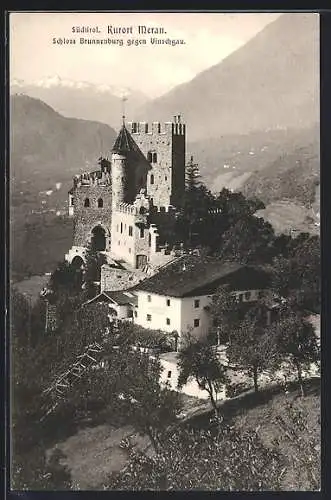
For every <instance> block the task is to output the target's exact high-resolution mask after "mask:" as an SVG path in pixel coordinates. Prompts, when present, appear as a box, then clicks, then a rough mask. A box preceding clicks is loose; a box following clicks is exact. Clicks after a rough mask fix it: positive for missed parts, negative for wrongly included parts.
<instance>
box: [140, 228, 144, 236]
mask: <svg viewBox="0 0 331 500" xmlns="http://www.w3.org/2000/svg"><path fill="white" fill-rule="evenodd" d="M143 237H144V228H143V227H141V228H140V238H143Z"/></svg>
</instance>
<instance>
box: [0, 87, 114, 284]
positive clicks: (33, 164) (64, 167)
mask: <svg viewBox="0 0 331 500" xmlns="http://www.w3.org/2000/svg"><path fill="white" fill-rule="evenodd" d="M115 138H116V132H115V130H114V129H112V128H111V127H109V126H108V125H104V124H101V123H97V122H90V121H86V120H77V119H75V118H65V117H63V116H61V115H60V114H59V113H57V112H56V111H54V110H53V109H52V108H51V107H50V106H48V105H47V104H45V103H44V102H42V101H40V100H37V99H33V98H31V97H28V96H24V95H13V96H11V98H10V143H11V147H10V205H11V210H10V220H11V224H10V228H11V271H12V275H13V276H14V277H16V278H17V279H18V278H22V277H24V276H26V275H29V274H39V273H43V272H47V271H51V270H52V269H53V268H54V265H55V264H56V262H58V261H59V260H61V259H62V258H63V257H64V253H65V252H66V251H67V250H68V248H70V246H71V243H72V221H71V219H68V218H67V216H66V203H67V192H68V189H69V188H70V187H71V184H72V177H73V176H74V175H75V174H76V173H79V172H81V171H86V170H90V169H93V168H94V167H95V168H98V167H97V162H98V158H99V157H100V156H101V155H102V156H109V152H110V150H111V148H112V146H113V144H114V141H115Z"/></svg>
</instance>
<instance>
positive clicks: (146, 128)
mask: <svg viewBox="0 0 331 500" xmlns="http://www.w3.org/2000/svg"><path fill="white" fill-rule="evenodd" d="M145 134H148V123H145Z"/></svg>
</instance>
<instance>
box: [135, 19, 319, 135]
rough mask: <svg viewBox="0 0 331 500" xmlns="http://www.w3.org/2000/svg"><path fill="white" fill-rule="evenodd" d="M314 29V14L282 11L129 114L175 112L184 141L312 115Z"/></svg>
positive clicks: (297, 122) (290, 123)
mask: <svg viewBox="0 0 331 500" xmlns="http://www.w3.org/2000/svg"><path fill="white" fill-rule="evenodd" d="M318 35H319V34H318V16H317V15H315V14H301V13H300V14H298V13H296V14H283V15H282V16H280V17H279V18H278V19H276V20H275V21H273V22H272V23H270V24H268V25H267V26H266V27H265V28H264V29H263V30H262V31H260V32H259V33H258V34H257V35H256V36H255V37H254V38H252V39H251V40H250V41H248V42H247V43H246V44H245V45H244V46H242V47H240V48H239V49H237V50H236V51H235V52H233V53H231V54H230V55H229V56H227V57H226V58H225V59H223V60H222V61H221V62H220V63H219V64H216V65H213V66H212V67H210V68H208V69H207V70H205V71H203V72H201V73H199V74H198V75H197V76H196V77H195V78H193V79H192V80H191V81H190V82H188V83H183V84H181V85H179V86H177V87H175V88H174V89H172V90H171V91H170V92H168V93H166V94H164V95H163V96H161V97H158V98H156V99H154V100H152V101H149V102H148V103H147V104H145V105H144V106H143V107H142V108H140V109H139V110H137V113H136V115H135V118H136V119H144V120H146V121H153V120H159V121H163V120H165V119H167V118H168V117H169V114H170V116H171V115H174V114H178V113H181V114H182V115H183V117H184V121H185V122H187V123H188V124H189V127H190V128H189V140H190V141H194V140H198V139H202V138H204V137H217V136H219V135H222V134H242V133H247V132H250V131H252V130H266V129H268V128H271V129H275V128H277V127H278V128H279V127H280V128H288V127H289V128H296V127H300V126H305V125H307V124H309V123H310V122H315V121H318V112H319V109H318V100H319V98H318V93H319V67H318V60H319V40H318ZM247 96H249V97H247ZM192 103H194V106H192ZM289 110H291V111H290V112H289ZM217 111H218V113H219V114H217Z"/></svg>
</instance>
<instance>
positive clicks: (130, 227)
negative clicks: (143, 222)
mask: <svg viewBox="0 0 331 500" xmlns="http://www.w3.org/2000/svg"><path fill="white" fill-rule="evenodd" d="M132 231H133V228H132V226H129V236H132V234H133V232H132Z"/></svg>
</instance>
